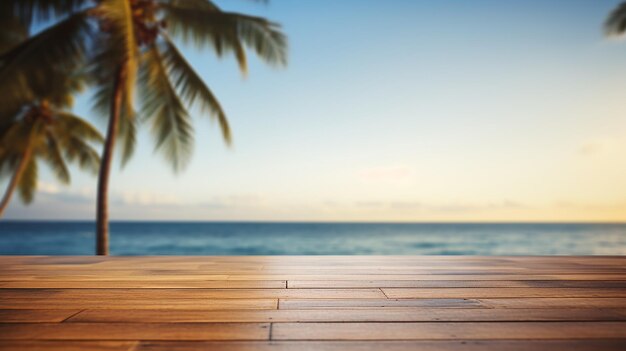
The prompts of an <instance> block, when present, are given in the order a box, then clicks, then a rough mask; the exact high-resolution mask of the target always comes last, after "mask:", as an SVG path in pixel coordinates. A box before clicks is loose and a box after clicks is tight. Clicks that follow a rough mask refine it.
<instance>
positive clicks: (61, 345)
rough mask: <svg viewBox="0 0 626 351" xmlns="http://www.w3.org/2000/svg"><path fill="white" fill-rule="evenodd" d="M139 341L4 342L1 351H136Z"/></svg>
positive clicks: (1, 344) (0, 347) (1, 343)
mask: <svg viewBox="0 0 626 351" xmlns="http://www.w3.org/2000/svg"><path fill="white" fill-rule="evenodd" d="M138 344H139V342H137V341H73V340H63V341H31V340H2V342H0V351H16V350H28V351H135V350H136V349H137V347H138Z"/></svg>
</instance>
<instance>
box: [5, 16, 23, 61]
mask: <svg viewBox="0 0 626 351" xmlns="http://www.w3.org/2000/svg"><path fill="white" fill-rule="evenodd" d="M26 38H28V28H27V27H26V26H25V25H24V23H22V22H20V20H19V19H17V18H16V17H9V18H1V19H0V54H3V53H5V52H7V51H9V50H11V49H13V48H14V47H15V46H17V45H18V44H19V43H21V42H22V41H24V40H25V39H26Z"/></svg>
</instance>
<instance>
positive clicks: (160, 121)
mask: <svg viewBox="0 0 626 351" xmlns="http://www.w3.org/2000/svg"><path fill="white" fill-rule="evenodd" d="M3 3H4V4H3V5H0V6H5V7H6V9H5V11H7V13H10V14H13V15H17V16H19V17H20V18H21V19H22V20H25V21H31V20H33V19H35V20H50V19H52V18H59V17H63V19H61V20H60V21H58V22H56V23H55V24H54V25H52V26H50V27H49V28H48V29H46V30H44V31H42V32H40V33H39V34H38V35H36V36H35V37H33V38H32V39H31V40H29V42H26V43H24V44H23V45H21V46H20V47H18V48H17V49H16V50H13V51H12V53H13V54H12V55H8V56H7V57H4V58H0V105H2V102H3V100H9V101H8V103H9V104H8V105H6V106H7V108H9V107H10V100H11V99H14V98H19V97H20V94H21V89H19V88H20V84H26V83H24V82H28V83H29V84H30V83H31V82H34V83H35V84H36V83H38V82H41V81H42V80H45V75H46V73H47V69H46V63H59V62H66V64H67V65H70V66H76V67H80V66H81V65H83V64H84V63H85V62H86V57H87V56H88V55H87V54H86V53H87V52H92V51H95V52H96V55H95V56H94V57H91V58H90V59H89V60H90V61H91V64H90V73H91V75H92V76H93V77H94V78H95V84H96V89H97V93H96V95H95V105H96V107H97V108H98V109H99V110H101V111H104V112H106V114H107V115H108V127H107V132H106V139H105V146H104V151H103V154H102V162H101V167H100V174H99V178H98V200H97V201H98V203H97V213H96V219H97V224H96V229H97V240H96V241H97V245H96V253H97V254H99V255H106V254H108V235H109V229H108V187H109V178H110V172H111V165H112V160H113V151H114V149H115V144H116V141H118V139H120V141H121V143H122V164H124V163H125V162H126V161H127V160H128V159H129V157H130V156H131V155H132V152H133V148H134V144H135V130H136V128H137V125H138V124H139V122H146V123H149V124H150V127H151V130H152V132H153V135H154V137H155V141H156V147H155V149H156V150H158V151H162V152H164V154H165V156H166V158H167V160H168V161H170V163H171V164H172V166H173V168H174V170H175V171H178V170H180V169H181V168H183V167H184V166H185V164H186V162H187V161H188V159H189V156H190V154H191V150H192V146H193V127H192V121H191V119H190V116H189V113H188V107H190V106H192V105H194V104H196V103H197V104H199V105H200V106H201V107H202V110H203V111H204V112H207V114H208V115H210V116H212V117H213V118H215V119H217V121H218V123H219V125H220V128H221V131H222V136H223V138H224V140H225V141H226V143H227V144H230V142H231V133H230V128H229V126H228V121H227V118H226V114H225V113H224V111H223V109H222V107H221V106H220V104H219V102H218V100H217V98H216V97H215V96H214V95H213V93H212V92H211V90H210V89H209V88H208V87H207V86H206V85H205V83H204V82H203V80H202V78H200V76H199V75H198V74H197V73H196V72H195V70H194V69H193V68H192V67H191V65H190V64H189V63H188V62H187V61H186V60H185V58H184V56H183V55H182V54H181V52H180V51H179V50H178V49H177V47H176V45H175V44H174V40H175V39H177V40H179V41H181V42H182V43H185V44H193V45H195V46H196V47H197V48H198V49H203V48H206V47H210V48H212V49H213V51H214V52H215V53H216V54H217V56H220V57H221V56H224V55H226V54H233V55H234V57H235V58H236V59H237V61H238V63H239V67H240V69H241V71H242V72H244V73H245V72H246V70H247V59H246V48H248V49H251V50H253V51H254V52H255V53H256V54H257V55H258V56H259V57H260V58H261V59H262V60H264V61H265V62H268V63H271V64H279V65H284V64H285V63H286V39H285V36H284V35H283V34H282V32H281V31H280V27H279V26H278V25H277V24H275V23H273V22H270V21H268V20H266V19H264V18H260V17H254V16H248V15H243V14H238V13H232V12H224V11H222V10H221V9H220V8H219V7H218V6H216V5H215V4H214V3H212V2H211V1H209V0H91V1H80V0H3ZM1 9H2V8H0V10H1ZM44 54H45V55H44ZM38 56H39V57H38ZM42 56H45V57H44V58H43V62H42V59H41V57H42ZM6 82H13V83H12V84H13V86H14V87H15V86H17V88H18V89H15V90H12V91H10V89H8V88H6V86H7V84H5V83H6ZM136 88H137V90H138V94H137V96H135V89H136ZM4 93H6V94H7V95H5V96H4V97H2V94H4ZM136 101H137V102H139V108H138V111H135V108H134V103H135V102H136ZM1 113H2V111H1V110H0V114H1ZM139 117H140V118H139Z"/></svg>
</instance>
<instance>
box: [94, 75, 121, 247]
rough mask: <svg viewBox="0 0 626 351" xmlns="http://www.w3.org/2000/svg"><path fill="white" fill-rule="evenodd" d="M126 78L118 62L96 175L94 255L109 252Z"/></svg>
mask: <svg viewBox="0 0 626 351" xmlns="http://www.w3.org/2000/svg"><path fill="white" fill-rule="evenodd" d="M125 80H126V65H125V64H123V63H122V64H120V66H119V67H118V69H117V74H116V76H115V81H114V82H113V98H112V99H111V114H110V116H109V126H108V128H107V135H106V140H105V142H104V151H103V152H102V161H101V162H100V174H99V176H98V199H97V208H96V255H108V254H109V178H110V175H111V164H112V161H113V151H114V149H115V139H116V137H117V131H118V126H119V124H120V115H121V110H122V99H123V94H124V91H123V87H124V86H125V84H124V81H125Z"/></svg>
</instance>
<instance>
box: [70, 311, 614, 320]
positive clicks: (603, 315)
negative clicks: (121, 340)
mask: <svg viewBox="0 0 626 351" xmlns="http://www.w3.org/2000/svg"><path fill="white" fill-rule="evenodd" d="M146 321H149V322H151V323H153V322H156V323H168V322H169V323H198V322H205V323H206V322H224V323H226V322H275V323H281V322H463V321H467V322H479V321H483V322H489V321H504V322H506V321H626V308H624V309H592V310H586V309H567V310H564V309H559V308H557V309H513V310H506V309H492V308H471V309H443V308H414V307H406V308H402V309H389V308H377V309H366V308H364V309H335V310H328V309H324V310H322V309H318V310H258V311H252V310H248V311H241V310H230V311H197V310H179V311H176V312H175V313H172V311H170V310H85V311H82V312H80V313H78V314H76V315H74V316H73V317H71V318H69V319H68V320H67V321H66V322H68V323H72V322H95V323H145V322H146Z"/></svg>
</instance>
